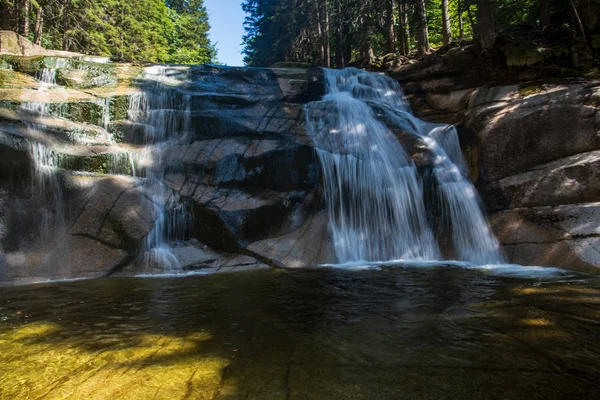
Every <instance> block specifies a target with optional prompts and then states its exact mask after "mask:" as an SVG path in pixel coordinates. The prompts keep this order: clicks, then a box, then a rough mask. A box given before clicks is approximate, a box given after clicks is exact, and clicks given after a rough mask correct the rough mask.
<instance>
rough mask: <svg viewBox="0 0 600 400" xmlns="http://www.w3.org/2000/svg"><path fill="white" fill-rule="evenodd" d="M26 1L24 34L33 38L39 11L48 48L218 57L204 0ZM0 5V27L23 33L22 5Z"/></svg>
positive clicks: (198, 59) (146, 56)
mask: <svg viewBox="0 0 600 400" xmlns="http://www.w3.org/2000/svg"><path fill="white" fill-rule="evenodd" d="M30 1H31V4H32V6H31V7H30V15H28V16H27V17H28V18H29V27H30V31H29V33H28V37H29V39H30V40H35V39H36V33H35V31H34V30H35V28H34V27H35V24H36V18H37V16H38V12H39V10H41V13H42V16H43V25H42V27H43V30H42V36H41V38H40V40H39V41H40V44H41V45H42V46H43V47H46V48H49V49H63V50H70V51H76V52H81V53H86V54H95V55H101V56H108V57H111V58H112V59H114V60H116V61H145V62H157V63H181V64H200V63H210V62H213V61H214V59H215V58H216V49H215V47H214V45H213V44H212V43H211V42H210V40H209V38H208V30H209V29H210V25H209V22H208V14H207V12H206V8H205V7H204V4H203V0H35V1H34V0H30ZM0 9H2V10H7V15H6V16H4V17H3V18H6V20H3V26H6V25H7V24H8V25H9V28H10V29H13V30H16V31H19V32H20V33H23V32H22V25H23V18H24V16H23V15H22V10H21V9H19V8H15V7H14V3H13V1H12V0H0ZM19 16H20V18H19ZM7 21H8V22H7Z"/></svg>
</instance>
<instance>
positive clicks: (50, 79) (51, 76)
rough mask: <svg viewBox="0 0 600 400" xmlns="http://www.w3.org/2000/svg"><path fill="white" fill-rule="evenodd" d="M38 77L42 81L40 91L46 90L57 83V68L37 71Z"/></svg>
mask: <svg viewBox="0 0 600 400" xmlns="http://www.w3.org/2000/svg"><path fill="white" fill-rule="evenodd" d="M35 77H36V79H37V80H39V81H40V86H39V89H38V90H40V91H43V90H46V89H48V88H50V87H52V86H55V85H56V69H54V68H44V69H42V70H41V71H40V72H38V73H36V76H35Z"/></svg>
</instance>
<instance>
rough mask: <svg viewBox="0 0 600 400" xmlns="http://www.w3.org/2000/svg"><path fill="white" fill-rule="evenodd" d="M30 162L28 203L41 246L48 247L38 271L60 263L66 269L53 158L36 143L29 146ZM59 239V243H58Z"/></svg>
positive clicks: (60, 188) (61, 208) (65, 242)
mask: <svg viewBox="0 0 600 400" xmlns="http://www.w3.org/2000/svg"><path fill="white" fill-rule="evenodd" d="M29 154H30V156H31V159H32V160H33V171H32V172H33V182H32V183H33V184H32V188H31V189H32V200H33V201H34V202H35V204H36V206H37V212H38V214H39V218H40V224H39V232H38V234H39V236H40V238H41V240H42V243H45V244H48V245H50V246H52V251H51V252H49V253H47V254H46V255H45V256H44V258H43V259H42V260H41V265H40V266H41V267H52V266H53V265H52V264H53V263H55V262H56V260H60V262H61V263H62V265H63V267H67V268H68V266H69V241H68V240H64V238H63V236H62V235H66V230H67V228H66V222H65V199H64V189H63V186H62V183H61V178H60V174H59V169H58V168H57V166H56V164H57V158H56V155H55V154H54V153H53V152H51V151H50V150H48V149H47V148H46V147H45V146H44V145H42V144H40V143H31V144H30V145H29ZM61 238H62V239H61Z"/></svg>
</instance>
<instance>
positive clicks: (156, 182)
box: [128, 67, 192, 271]
mask: <svg viewBox="0 0 600 400" xmlns="http://www.w3.org/2000/svg"><path fill="white" fill-rule="evenodd" d="M170 72H171V71H169V70H168V68H164V67H155V68H149V69H147V70H146V72H145V74H144V80H145V82H146V85H147V90H146V91H144V92H141V93H138V94H135V95H133V96H132V97H131V100H130V103H129V110H128V115H129V119H130V120H131V121H133V122H135V123H137V124H140V125H141V126H142V142H143V144H144V147H143V150H142V151H140V152H139V154H138V155H137V157H138V162H139V165H140V166H141V167H142V168H143V169H144V172H145V179H144V183H143V186H144V187H143V190H144V193H145V194H146V196H145V197H144V199H145V200H144V202H145V204H144V207H154V208H155V209H156V210H157V219H156V221H155V222H154V226H153V228H152V231H151V232H150V234H148V236H147V237H146V238H145V239H144V242H143V244H142V248H141V251H140V256H139V257H138V262H139V263H140V264H141V267H142V268H144V269H147V268H151V267H156V268H160V269H161V270H163V271H175V270H177V269H178V268H179V267H180V265H179V262H178V260H177V257H176V256H175V255H174V254H173V252H172V250H171V245H170V244H169V242H171V241H177V240H182V239H184V238H185V236H186V232H187V231H188V230H189V227H190V226H191V224H192V218H191V215H190V214H189V213H188V212H187V210H186V208H185V206H184V205H183V204H182V203H181V202H180V201H179V198H178V197H177V196H176V195H175V193H173V192H172V191H171V190H170V189H169V188H168V187H167V186H166V185H165V184H164V172H165V168H166V165H167V160H166V159H165V157H166V155H165V154H166V153H167V150H168V149H169V147H170V146H171V145H172V144H173V143H176V142H177V141H178V140H185V137H186V135H187V134H188V133H189V132H190V122H191V119H190V114H191V110H190V96H189V95H185V94H181V93H180V92H178V91H176V90H169V89H168V88H166V87H164V86H163V85H162V84H161V82H162V81H164V80H165V79H168V77H169V74H170ZM134 173H135V169H134Z"/></svg>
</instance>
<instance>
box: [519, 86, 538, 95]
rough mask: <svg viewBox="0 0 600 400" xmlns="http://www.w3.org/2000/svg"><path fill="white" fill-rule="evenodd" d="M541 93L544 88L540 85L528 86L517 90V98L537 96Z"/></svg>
mask: <svg viewBox="0 0 600 400" xmlns="http://www.w3.org/2000/svg"><path fill="white" fill-rule="evenodd" d="M543 92H544V88H543V87H542V86H541V85H529V86H522V87H520V88H519V96H520V97H527V96H533V95H535V94H539V93H543Z"/></svg>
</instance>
